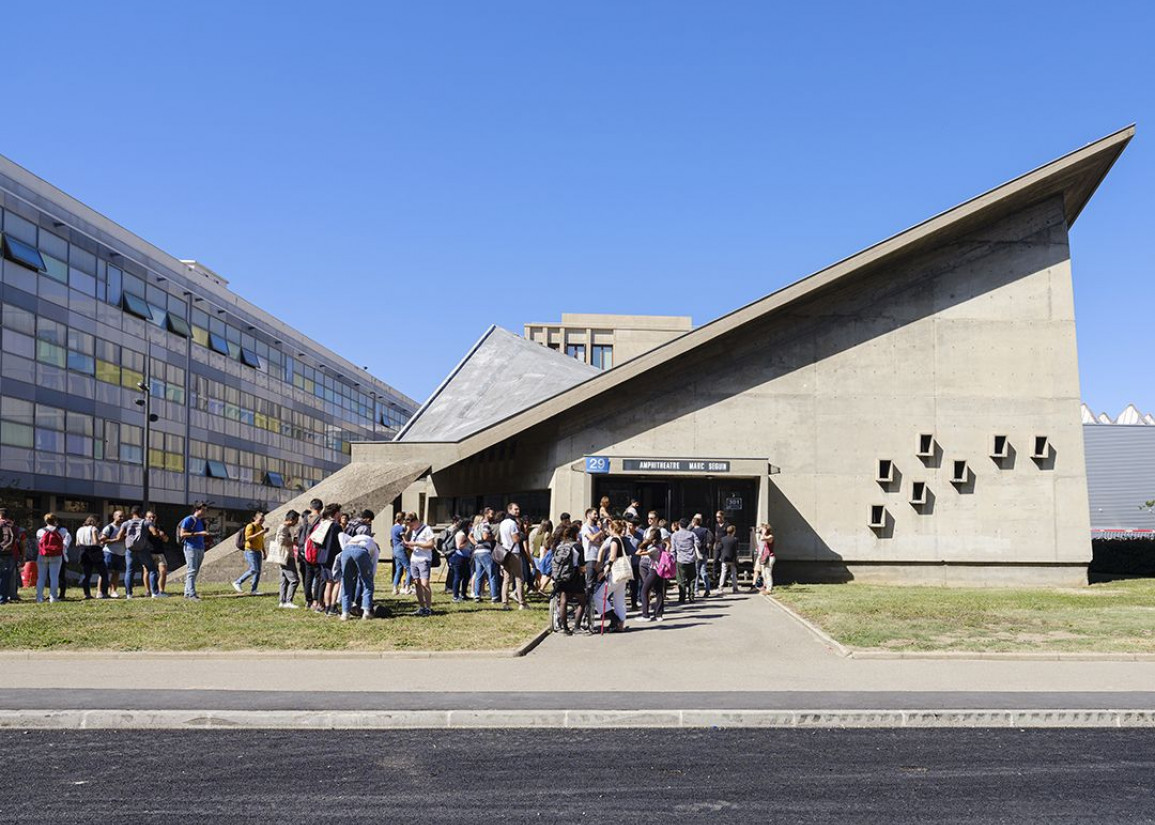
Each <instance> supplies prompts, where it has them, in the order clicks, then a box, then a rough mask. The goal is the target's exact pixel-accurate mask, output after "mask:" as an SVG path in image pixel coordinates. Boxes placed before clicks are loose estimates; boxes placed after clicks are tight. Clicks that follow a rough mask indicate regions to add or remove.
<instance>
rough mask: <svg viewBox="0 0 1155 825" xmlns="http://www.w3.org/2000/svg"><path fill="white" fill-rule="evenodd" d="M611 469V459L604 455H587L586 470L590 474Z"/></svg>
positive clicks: (597, 473)
mask: <svg viewBox="0 0 1155 825" xmlns="http://www.w3.org/2000/svg"><path fill="white" fill-rule="evenodd" d="M609 471H610V460H609V459H608V458H606V457H605V456H602V455H587V456H586V472H587V473H589V474H590V475H599V474H601V473H608V472H609Z"/></svg>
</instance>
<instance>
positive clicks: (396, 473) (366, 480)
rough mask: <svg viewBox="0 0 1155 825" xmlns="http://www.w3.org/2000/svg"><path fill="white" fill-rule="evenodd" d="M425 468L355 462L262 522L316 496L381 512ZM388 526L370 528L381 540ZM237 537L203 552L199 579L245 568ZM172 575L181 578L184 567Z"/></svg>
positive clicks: (223, 577) (220, 578)
mask: <svg viewBox="0 0 1155 825" xmlns="http://www.w3.org/2000/svg"><path fill="white" fill-rule="evenodd" d="M428 470H429V464H428V462H415V461H410V462H400V463H398V462H386V461H380V462H378V461H358V462H354V463H352V464H349V465H348V466H347V467H345V468H343V469H341V470H338V471H337V472H335V473H333V475H331V476H329V477H328V478H326V479H325V480H324V481H322V482H320V483H319V484H315V485H314V486H313V487H311V488H310V489H308V490H306V491H305V492H303V493H301V494H300V495H299V496H297V497H296V498H294V499H291V500H289V501H288V502H287V503H285V504H282V505H281V506H280V507H278V508H277V509H275V510H273V511H272V512H270V513H269V514H268V515H267V516H266V517H265V523H266V524H267V525H269V527H270V532H272V529H273V528H274V527H275V526H276V525H278V524H280V523H281V522H282V521H283V520H284V518H285V513H287V512H289V511H290V510H296V511H297V512H303V511H304V509H305V508H306V507H308V506H309V502H310V501H312V500H313V499H315V498H319V499H321V501H323V502H325V503H326V504H329V503H330V502H334V501H335V502H337V503H339V504H340V505H341V507H342V508H343V509H344V510H346V511H347V512H349V513H350V514H353V513H355V512H356V511H360V510H363V509H365V508H368V509H370V510H372V511H373V512H374V513H381V512H382V511H383V510H384V509H385V508H387V507H388V506H389V505H390V504H392V503H393V500H394V499H395V498H397V496H399V495H401V491H402V490H404V489H405V488H406V487H408V486H409V485H410V484H412V483H413V482H414V481H416V480H417V479H418V478H419V477H420V476H421V475H422V474H423V473H425V472H427V471H428ZM391 526H392V524H391V523H390V524H386V523H384V522H380V521H375V522H374V525H373V532H374V534H375V537H376V539H377V540H378V542H381V541H382V537H383V536H384V537H387V536H388V533H389V528H390V527H391ZM236 540H237V534H236V533H233V534H231V535H229V536H226V537H225V538H224V539H222V540H221V541H220V542H219V543H218V544H216V545H215V546H214V547H212V548H211V549H210V550H209V551H208V552H207V553H205V560H204V564H203V565H202V566H201V572H200V574H199V575H198V576H197V579H198V580H199V581H203V582H224V581H232V580H234V579H236V577H237V576H239V575H240V574H241V573H242V572H243V571H244V569H245V561H244V556H243V555H242V554H241V551H239V550H237V547H236ZM387 544H388V542H387V541H385V545H386V546H387ZM175 578H176V579H178V580H183V579H184V571H181V572H180V573H179V575H177V576H176V577H175Z"/></svg>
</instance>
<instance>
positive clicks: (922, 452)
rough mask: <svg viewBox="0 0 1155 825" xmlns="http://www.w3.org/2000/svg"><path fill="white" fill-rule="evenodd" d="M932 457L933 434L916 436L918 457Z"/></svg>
mask: <svg viewBox="0 0 1155 825" xmlns="http://www.w3.org/2000/svg"><path fill="white" fill-rule="evenodd" d="M933 456H934V433H920V434H919V436H918V457H919V458H931V457H933Z"/></svg>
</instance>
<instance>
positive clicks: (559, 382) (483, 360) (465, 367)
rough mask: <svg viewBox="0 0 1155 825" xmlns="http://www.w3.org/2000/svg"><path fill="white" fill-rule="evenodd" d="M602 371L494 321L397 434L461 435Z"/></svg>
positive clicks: (411, 437)
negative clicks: (515, 332) (523, 336)
mask: <svg viewBox="0 0 1155 825" xmlns="http://www.w3.org/2000/svg"><path fill="white" fill-rule="evenodd" d="M600 372H601V370H599V369H597V368H596V367H591V366H589V365H588V364H584V363H582V362H581V361H578V360H577V359H576V358H570V357H569V356H567V355H562V354H561V353H560V352H557V351H556V350H552V349H550V348H549V347H545V346H542V345H541V344H535V343H534V342H532V341H529V340H527V339H525V338H522V337H521V336H520V335H515V334H513V333H512V332H509V331H508V330H505V329H502V328H501V327H497V326H491V327H490V328H489V329H487V330H486V331H485V334H484V335H482V336H481V338H480V340H478V342H477V343H476V344H474V345H473V348H472V349H471V350H470V351H469V352H468V353H467V354H466V356H465V358H464V359H462V361H461V363H459V364H458V365H457V366H456V367H455V368H454V369H453V371H452V372H451V373H449V376H448V377H447V378H446V379H445V380H444V381H442V382H441V386H440V387H438V388H437V389H436V390H434V391H433V395H431V396H429V400H428V401H426V402H425V403H424V404H423V405H422V406H421V409H419V410H418V411H417V413H416V414H415V415H414V416H413V417H412V418H410V419H409V423H408V424H406V425H405V427H404V428H403V429H402V430H401V432H399V433H398V434H397V438H396V439H395V440H396V441H460V440H461V439H463V438H465V437H467V436H470V435H472V434H473V433H475V432H478V431H479V430H483V429H485V428H486V427H488V426H490V425H491V424H495V423H497V422H498V421H501V420H502V419H504V418H508V417H509V416H511V415H515V414H516V413H519V412H522V411H524V410H528V409H530V408H531V407H533V406H534V405H535V404H537V403H538V402H541V401H544V400H545V399H547V398H550V397H552V396H554V395H557V394H558V393H559V392H563V391H564V390H568V389H569V388H570V387H573V386H576V385H577V384H581V383H582V382H584V381H586V380H588V379H589V378H591V377H593V376H595V375H597V374H599V373H600Z"/></svg>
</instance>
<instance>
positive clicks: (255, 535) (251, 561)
mask: <svg viewBox="0 0 1155 825" xmlns="http://www.w3.org/2000/svg"><path fill="white" fill-rule="evenodd" d="M267 532H269V531H268V528H266V527H265V514H264V513H262V512H261V511H260V510H258V511H257V512H256V513H254V514H253V520H252V521H250V522H249V523H248V524H246V525H245V561H246V562H248V565H249V569H248V570H246V571H245V572H244V573H243V574H241V577H240V578H239V579H237V580H236V581H235V582H233V590H235V591H237V592H238V593H242V592H244V591H243V589H242V588H241V585H242V584H244V583H245V582H246V581H247V580H248V579H250V578H251V579H252V580H253V584H252V586H251V588H250V590H249V592H250V593H252V594H253V595H254V596H255V595H257V594H258V593H259V592H260V591H258V590H257V585H258V584H260V582H261V562H263V561H264V560H265V533H267Z"/></svg>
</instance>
